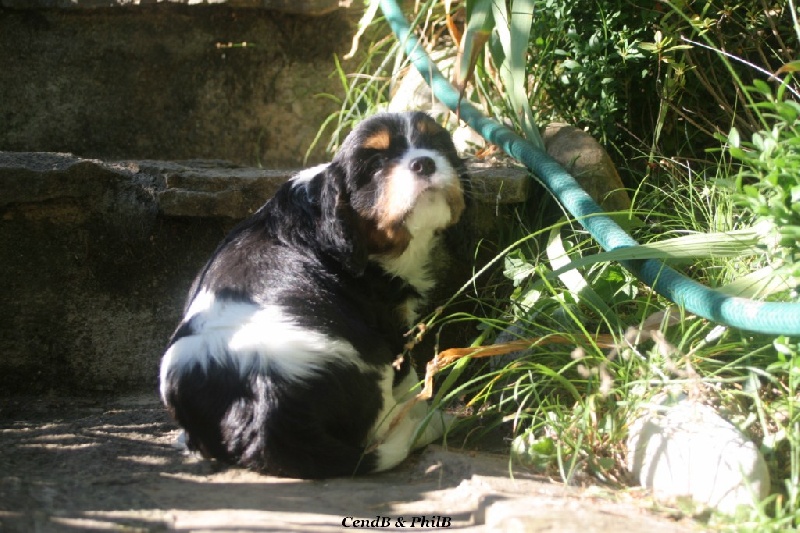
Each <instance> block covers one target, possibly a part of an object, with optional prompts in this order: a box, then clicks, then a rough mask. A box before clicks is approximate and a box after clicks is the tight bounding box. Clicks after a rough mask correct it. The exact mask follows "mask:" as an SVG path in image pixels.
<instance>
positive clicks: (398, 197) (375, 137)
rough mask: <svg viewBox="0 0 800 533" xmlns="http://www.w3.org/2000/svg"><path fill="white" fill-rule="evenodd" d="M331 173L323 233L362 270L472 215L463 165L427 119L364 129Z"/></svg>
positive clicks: (399, 119) (393, 117)
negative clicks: (467, 205) (371, 261)
mask: <svg viewBox="0 0 800 533" xmlns="http://www.w3.org/2000/svg"><path fill="white" fill-rule="evenodd" d="M324 174H325V175H326V181H325V183H324V184H322V185H321V187H322V190H321V192H320V203H321V210H322V219H321V220H320V227H319V230H320V231H319V234H320V235H321V238H322V240H323V244H324V245H325V246H326V248H329V249H330V250H331V251H334V252H336V251H338V255H340V257H342V259H344V262H345V264H347V265H348V266H350V267H351V268H354V269H356V270H358V269H361V268H363V266H364V265H365V264H366V260H367V258H368V257H375V256H379V257H397V256H400V255H401V254H402V253H403V252H404V251H405V250H406V249H407V248H408V246H409V244H410V242H411V240H412V239H414V238H430V235H431V234H432V233H435V232H438V231H440V230H442V229H444V228H446V227H448V226H451V225H453V224H455V223H456V222H457V221H458V220H459V218H460V217H461V214H462V212H463V211H464V208H465V201H464V188H465V186H466V175H465V172H464V167H463V162H462V160H461V159H460V158H459V157H458V154H457V153H456V149H455V147H454V146H453V141H452V139H451V137H450V134H449V133H448V132H447V131H446V130H445V129H444V128H442V127H441V126H439V125H438V124H437V123H436V122H435V121H434V120H433V119H432V118H430V117H429V116H428V115H426V114H424V113H419V112H412V113H400V114H389V113H386V114H379V115H375V116H373V117H371V118H369V119H367V120H365V121H363V122H361V123H360V124H359V125H358V126H357V127H356V128H355V129H354V130H353V131H352V132H351V133H350V135H349V136H348V137H347V138H346V139H345V141H344V143H343V144H342V147H341V149H340V150H339V152H338V153H337V155H336V156H335V158H334V160H333V162H332V163H331V164H330V165H329V166H328V167H327V169H326V171H325V172H324ZM343 256H346V257H343Z"/></svg>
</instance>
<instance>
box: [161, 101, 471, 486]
mask: <svg viewBox="0 0 800 533" xmlns="http://www.w3.org/2000/svg"><path fill="white" fill-rule="evenodd" d="M466 186H467V182H466V174H465V172H464V167H463V163H462V161H461V159H460V158H459V157H458V155H457V154H456V151H455V148H454V147H453V143H452V140H451V138H450V136H449V134H448V133H447V132H446V131H445V130H444V129H443V128H442V127H440V126H439V125H438V124H437V123H436V122H434V121H433V119H431V118H430V117H428V116H427V115H425V114H424V113H404V114H380V115H376V116H374V117H372V118H369V119H367V120H366V121H364V122H362V123H361V124H359V125H358V127H357V128H356V129H355V130H354V131H353V132H352V133H351V134H350V135H349V136H348V137H347V139H346V140H345V141H344V143H343V145H342V147H341V150H340V151H339V153H338V154H337V155H336V156H335V158H334V159H333V161H332V162H331V163H329V164H327V165H321V166H318V167H315V168H312V169H310V170H306V171H303V172H301V173H300V174H298V175H296V176H295V177H294V178H293V179H291V180H290V181H289V182H288V183H286V184H285V185H284V186H283V187H282V188H280V189H279V190H278V192H277V193H276V194H275V196H274V197H273V198H272V199H271V200H269V201H268V202H267V203H266V204H265V205H264V206H263V207H262V208H261V209H259V210H258V211H257V212H256V213H255V214H254V215H253V216H252V217H250V218H249V219H247V220H245V221H244V222H243V223H241V224H240V225H239V226H237V227H236V228H235V229H234V230H233V231H232V232H231V233H230V234H229V235H228V236H227V237H226V239H225V240H224V241H223V242H222V244H221V245H220V246H219V248H218V249H217V250H216V251H215V252H214V254H213V256H212V257H211V259H210V260H209V261H208V263H207V264H206V265H205V267H204V268H203V270H202V271H201V272H200V274H199V276H198V277H197V279H196V280H195V282H194V284H193V287H192V289H191V292H190V294H189V298H188V301H187V307H186V309H185V314H184V318H183V321H182V322H181V323H180V325H179V327H178V328H177V330H176V331H175V333H174V334H173V336H172V339H171V340H170V343H169V348H168V349H167V351H166V353H165V354H164V357H163V360H162V362H161V374H160V379H161V397H162V399H163V401H164V403H165V404H166V406H167V408H168V410H169V411H170V413H171V414H172V416H173V417H174V418H175V420H176V421H177V422H178V423H179V424H180V425H181V426H182V427H183V428H184V429H185V431H186V435H187V444H188V446H189V447H190V449H193V450H197V451H199V452H200V453H202V454H203V455H204V456H205V457H209V458H215V459H218V460H220V461H223V462H227V463H231V464H238V465H242V466H245V467H248V468H252V469H254V470H257V471H260V472H263V473H267V474H273V475H280V476H289V477H301V478H324V477H332V476H347V475H352V474H360V473H368V472H376V471H381V470H385V469H388V468H391V467H393V466H395V465H397V464H398V463H400V462H401V461H402V460H403V459H404V458H405V457H406V456H407V455H408V453H409V451H410V450H411V449H412V447H414V446H421V445H424V444H427V443H429V442H431V441H433V440H435V439H437V438H439V437H440V436H441V435H442V433H443V431H444V429H445V426H446V422H445V421H444V418H443V417H442V415H441V414H440V413H435V414H434V416H433V417H432V418H431V420H430V421H429V423H428V425H427V427H426V429H425V430H424V431H423V432H422V434H421V435H419V436H417V439H416V442H415V435H416V433H417V432H418V431H417V430H418V427H419V426H420V422H421V421H422V420H423V419H424V418H425V417H426V416H427V415H428V406H427V405H426V404H425V403H418V404H416V405H414V406H413V408H411V409H410V410H409V412H408V414H407V415H406V416H404V417H402V418H400V419H398V420H395V416H396V414H397V413H399V412H400V411H401V410H402V409H403V407H404V406H405V405H406V404H405V402H407V401H409V400H410V398H411V397H412V396H413V392H410V391H411V389H412V388H413V387H414V385H415V384H416V383H417V381H418V378H417V375H416V373H415V371H414V369H413V368H412V366H411V361H410V359H409V358H405V359H402V360H401V361H402V362H400V363H399V364H398V355H399V354H401V353H402V352H403V346H404V344H405V342H406V339H404V333H405V332H406V331H408V329H409V326H411V325H412V324H414V321H415V320H416V316H417V309H418V307H419V306H420V305H421V304H422V303H423V302H424V299H425V296H426V293H428V292H429V290H430V289H431V288H432V286H433V285H434V277H433V274H432V272H431V257H432V253H433V252H434V251H435V249H436V247H437V246H440V241H441V236H442V233H443V230H445V229H446V228H450V227H452V226H453V225H455V224H456V222H457V221H458V220H459V218H460V217H461V215H462V212H463V211H464V208H465V194H464V193H465V190H466ZM393 421H394V422H395V423H394V424H393Z"/></svg>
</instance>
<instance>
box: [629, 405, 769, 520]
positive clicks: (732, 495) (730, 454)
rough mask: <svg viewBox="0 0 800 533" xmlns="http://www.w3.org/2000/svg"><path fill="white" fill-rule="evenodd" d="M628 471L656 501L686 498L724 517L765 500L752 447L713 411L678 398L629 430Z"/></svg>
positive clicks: (762, 469) (762, 470)
mask: <svg viewBox="0 0 800 533" xmlns="http://www.w3.org/2000/svg"><path fill="white" fill-rule="evenodd" d="M627 453H628V461H627V463H628V464H627V467H628V471H629V472H630V473H631V474H632V475H633V476H634V478H635V479H636V480H637V481H638V482H639V484H641V485H642V486H643V487H647V488H649V489H651V490H652V491H653V494H654V496H655V498H656V499H658V500H661V501H673V500H675V499H676V498H680V497H689V498H691V499H692V500H693V501H694V502H695V503H698V504H701V505H705V506H708V507H711V508H714V509H716V510H718V511H721V512H724V513H729V514H730V513H733V512H734V511H735V510H736V508H737V507H738V506H739V505H746V506H753V505H755V504H756V503H758V502H759V501H761V500H763V499H764V498H765V497H766V496H767V495H769V490H770V480H769V471H768V470H767V465H766V463H765V461H764V458H763V457H762V455H761V453H760V452H759V451H758V449H757V448H756V447H755V445H754V444H753V443H752V442H751V441H750V440H748V439H747V438H746V437H745V436H744V435H743V434H742V433H741V432H740V431H739V430H738V429H736V428H735V427H734V426H733V425H732V424H731V423H730V422H728V421H726V420H725V419H723V418H722V417H721V416H720V415H719V414H718V413H717V412H716V411H715V410H714V409H712V408H711V407H708V406H706V405H702V404H700V403H697V402H695V401H692V400H689V399H686V398H683V399H680V400H678V401H677V402H676V403H674V404H672V405H667V404H661V405H653V406H651V408H650V409H648V412H646V413H645V414H644V415H642V416H641V417H639V418H637V419H636V420H635V421H634V422H633V423H632V424H631V425H630V428H629V436H628V442H627Z"/></svg>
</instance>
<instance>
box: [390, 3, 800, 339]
mask: <svg viewBox="0 0 800 533" xmlns="http://www.w3.org/2000/svg"><path fill="white" fill-rule="evenodd" d="M380 7H381V10H382V11H383V14H384V17H385V18H386V21H387V22H388V23H389V25H390V26H391V28H392V31H393V32H394V34H395V36H396V37H397V39H398V40H399V41H400V43H401V44H402V45H403V47H404V49H405V51H406V54H407V55H408V57H409V60H410V61H411V63H412V64H413V65H414V67H415V68H416V69H417V70H418V71H419V73H420V74H421V75H422V77H423V78H424V79H425V81H426V82H427V83H428V85H430V87H431V89H432V90H433V94H434V95H435V96H436V98H437V99H438V100H439V101H440V102H442V103H443V104H444V105H446V106H447V107H448V108H449V109H450V110H451V111H454V112H456V111H457V112H458V113H459V116H460V117H461V119H462V120H464V121H465V122H466V123H467V124H468V125H469V126H470V127H471V128H472V129H474V130H475V131H477V132H478V133H479V134H480V135H481V136H483V138H484V139H486V140H487V141H489V142H490V143H492V144H495V145H497V146H499V147H501V148H502V149H503V151H505V152H506V153H507V154H508V155H510V156H511V157H513V158H514V159H516V160H517V161H519V162H520V163H522V164H523V165H525V166H526V167H527V168H528V170H530V171H531V172H532V173H533V174H535V175H536V176H537V177H538V179H539V180H540V181H541V183H542V184H543V185H544V186H545V187H546V188H547V189H548V190H549V191H550V192H551V193H552V194H553V195H554V196H555V197H556V198H557V199H558V201H559V202H561V204H562V205H563V206H564V208H565V209H566V210H567V211H568V212H569V213H570V214H571V215H572V216H573V217H575V218H576V219H577V220H578V221H579V222H580V224H581V225H582V226H583V227H584V228H586V230H587V231H588V232H589V233H590V234H591V235H592V237H594V239H596V240H597V242H598V243H599V244H600V246H602V247H603V249H605V250H615V249H617V248H623V247H627V246H635V245H637V243H636V241H635V240H634V239H633V238H632V237H631V236H630V235H628V234H627V233H625V230H623V229H622V228H621V227H620V226H619V225H618V224H617V223H616V222H614V221H613V220H612V219H611V218H609V217H608V216H607V215H605V214H604V212H603V210H602V209H601V207H600V206H599V205H597V203H596V202H595V201H594V200H593V199H592V198H591V197H590V196H589V195H588V194H587V193H586V191H584V190H583V189H581V187H580V185H578V183H577V182H576V181H575V179H574V178H573V177H572V176H571V175H570V174H569V173H568V172H567V171H566V170H564V168H563V167H561V165H559V164H558V163H557V162H556V161H555V160H554V159H553V158H552V157H550V156H549V155H548V154H547V153H545V152H544V151H543V150H540V149H538V148H536V147H535V146H533V145H532V144H530V143H529V142H527V141H526V140H525V139H523V138H522V137H520V136H519V135H517V134H516V133H514V131H512V130H511V129H509V128H508V127H506V126H504V125H502V124H500V123H498V122H496V121H494V120H492V119H490V118H487V117H485V116H483V114H482V113H481V112H480V110H478V109H477V108H476V107H475V106H473V105H472V104H470V103H469V102H467V101H460V97H459V93H458V91H457V90H456V89H455V88H454V87H453V86H452V85H451V84H450V82H448V81H447V79H446V78H445V77H444V76H443V75H442V73H441V72H440V71H439V69H438V68H437V67H436V65H435V64H434V63H433V62H432V61H431V60H430V57H428V54H427V53H426V52H425V50H424V49H423V47H422V46H421V45H420V43H419V40H418V39H417V37H416V36H415V35H414V33H413V32H412V31H411V28H410V26H409V24H408V21H407V20H406V18H405V15H403V13H402V11H401V10H400V8H399V6H398V5H397V2H396V1H395V0H380ZM622 264H623V265H624V266H625V267H626V268H627V269H628V270H630V271H631V272H632V273H633V274H634V275H635V276H636V277H637V278H639V279H640V280H641V281H642V282H644V283H646V284H647V285H649V286H651V287H652V288H653V289H654V290H655V291H656V292H658V293H659V294H661V295H662V296H664V297H665V298H667V299H669V300H670V301H672V302H674V303H675V304H677V305H679V306H681V307H682V308H684V309H685V310H686V311H687V312H689V313H692V314H695V315H698V316H701V317H704V318H707V319H708V320H711V321H713V322H717V323H720V324H724V325H727V326H732V327H735V328H739V329H742V330H747V331H752V332H756V333H765V334H770V335H789V336H797V335H800V303H796V302H759V301H756V300H751V299H747V298H740V297H734V296H729V295H726V294H723V293H721V292H719V291H716V290H714V289H711V288H709V287H706V286H704V285H701V284H700V283H697V282H696V281H693V280H691V279H689V278H687V277H686V276H684V275H682V274H680V273H679V272H677V271H676V270H674V269H672V268H671V267H669V266H667V265H665V264H664V263H663V262H662V261H659V260H656V259H646V260H631V261H623V262H622Z"/></svg>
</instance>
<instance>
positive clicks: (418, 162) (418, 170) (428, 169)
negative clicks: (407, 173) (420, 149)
mask: <svg viewBox="0 0 800 533" xmlns="http://www.w3.org/2000/svg"><path fill="white" fill-rule="evenodd" d="M409 168H410V169H411V171H412V172H414V173H415V174H419V175H421V176H426V177H427V176H431V175H432V174H433V173H434V172H436V163H435V162H434V161H433V159H431V158H430V157H428V156H426V155H425V156H422V157H417V158H415V159H412V160H411V163H410V164H409Z"/></svg>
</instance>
